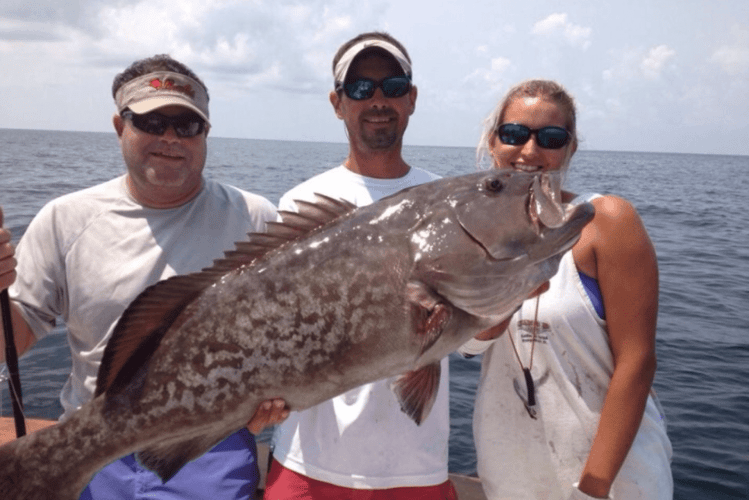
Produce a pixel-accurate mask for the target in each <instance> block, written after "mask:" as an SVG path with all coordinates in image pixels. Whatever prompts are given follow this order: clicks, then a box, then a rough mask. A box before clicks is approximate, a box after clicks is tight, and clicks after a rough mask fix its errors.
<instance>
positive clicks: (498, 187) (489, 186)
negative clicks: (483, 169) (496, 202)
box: [485, 177, 504, 193]
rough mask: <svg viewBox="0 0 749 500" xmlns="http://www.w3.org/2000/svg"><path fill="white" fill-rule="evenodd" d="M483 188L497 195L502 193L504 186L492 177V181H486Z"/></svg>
mask: <svg viewBox="0 0 749 500" xmlns="http://www.w3.org/2000/svg"><path fill="white" fill-rule="evenodd" d="M485 187H486V190H487V191H489V192H490V193H499V192H500V191H502V188H503V187H504V184H502V181H501V180H499V179H497V178H496V177H494V178H492V179H486V183H485Z"/></svg>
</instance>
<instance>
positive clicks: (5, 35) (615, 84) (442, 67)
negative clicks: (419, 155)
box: [0, 0, 749, 155]
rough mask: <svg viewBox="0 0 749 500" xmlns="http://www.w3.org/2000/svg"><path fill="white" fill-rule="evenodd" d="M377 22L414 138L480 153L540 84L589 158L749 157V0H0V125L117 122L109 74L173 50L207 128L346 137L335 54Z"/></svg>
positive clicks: (256, 134) (103, 126)
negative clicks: (402, 62)
mask: <svg viewBox="0 0 749 500" xmlns="http://www.w3.org/2000/svg"><path fill="white" fill-rule="evenodd" d="M372 30H384V31H387V32H389V33H390V34H392V35H393V36H395V37H396V38H397V39H398V40H400V41H401V42H402V43H403V44H404V45H405V46H406V48H407V50H408V52H409V54H410V56H411V59H412V61H413V69H414V83H415V85H416V86H417V87H418V99H417V103H416V111H415V113H414V114H413V116H412V117H411V120H410V122H409V127H408V130H407V132H406V136H405V139H404V143H405V144H410V145H424V146H466V147H474V146H475V145H476V143H477V141H478V138H479V135H480V133H481V128H482V122H483V120H484V118H485V117H486V116H487V115H488V114H489V113H490V112H491V110H492V108H493V107H494V106H495V105H496V103H497V102H499V100H500V99H501V98H502V96H503V94H504V93H505V92H506V91H507V89H508V88H510V87H511V86H512V85H514V84H516V83H518V82H520V81H522V80H525V79H528V78H547V79H554V80H557V81H559V82H560V83H561V84H563V85H564V86H565V87H566V88H567V89H568V90H569V91H570V93H571V94H572V95H573V96H574V97H575V100H576V103H577V107H578V136H579V138H580V149H581V150H586V149H587V150H599V151H600V150H602V151H644V152H664V153H704V154H728V155H749V1H747V0H712V1H708V0H700V1H697V0H647V1H645V0H631V1H622V0H618V1H616V2H613V1H608V0H605V1H589V0H586V1H582V0H565V1H553V0H540V1H531V0H525V1H517V0H515V1H511V0H491V1H485V0H433V1H430V2H426V1H423V0H422V1H416V0H399V1H396V0H304V1H302V0H298V1H292V0H242V1H240V0H234V1H232V0H181V1H179V2H166V1H161V0H66V1H65V2H59V0H41V1H38V0H37V1H35V0H3V1H2V3H1V4H0V128H22V129H45V130H75V131H94V132H107V131H112V130H113V129H112V115H113V113H114V111H115V109H114V104H113V100H112V96H111V83H112V79H113V78H114V76H115V75H116V74H117V73H118V72H120V71H122V70H123V69H124V68H126V67H127V66H128V65H129V64H130V63H131V62H133V61H134V60H136V59H140V58H143V57H148V56H151V55H153V54H161V53H168V54H170V55H171V56H172V57H174V58H176V59H178V60H180V61H182V62H184V63H185V64H187V65H188V66H190V67H191V68H192V69H193V70H194V71H195V72H196V73H197V74H198V75H199V76H200V77H201V78H202V79H203V81H204V82H205V83H206V85H207V86H208V89H209V93H210V96H211V101H210V106H211V124H212V129H211V135H213V136H216V137H236V138H250V139H276V140H295V141H322V142H346V136H345V131H344V128H343V124H342V122H341V121H340V120H338V119H337V118H336V117H335V114H334V113H333V109H332V107H331V105H330V102H329V100H328V93H329V92H330V90H331V89H332V85H333V83H332V76H331V62H332V59H333V55H334V54H335V52H336V50H337V49H338V47H339V46H340V45H341V44H342V43H344V42H345V41H347V40H348V39H350V38H352V37H353V36H355V35H357V34H359V33H362V32H365V31H372Z"/></svg>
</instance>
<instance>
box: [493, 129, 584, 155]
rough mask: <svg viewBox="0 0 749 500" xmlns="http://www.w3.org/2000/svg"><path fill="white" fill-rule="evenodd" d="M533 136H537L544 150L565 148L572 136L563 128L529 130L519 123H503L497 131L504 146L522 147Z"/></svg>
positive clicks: (537, 140)
mask: <svg viewBox="0 0 749 500" xmlns="http://www.w3.org/2000/svg"><path fill="white" fill-rule="evenodd" d="M531 134H536V142H537V143H538V145H539V146H541V147H542V148H544V149H559V148H563V147H564V146H565V144H567V143H568V142H569V140H570V136H571V134H570V133H569V132H567V130H565V129H563V128H562V127H541V128H536V129H532V128H528V127H526V126H525V125H521V124H519V123H503V124H502V125H500V126H499V128H498V129H497V135H498V136H499V140H500V141H502V144H509V145H511V146H520V145H523V144H525V143H526V142H528V140H529V139H530V138H531Z"/></svg>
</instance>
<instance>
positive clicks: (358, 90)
mask: <svg viewBox="0 0 749 500" xmlns="http://www.w3.org/2000/svg"><path fill="white" fill-rule="evenodd" d="M378 88H380V89H382V94H383V95H384V96H385V97H390V98H393V97H402V96H404V95H406V94H408V91H409V90H411V78H410V77H409V76H407V75H401V76H391V77H388V78H383V79H382V80H380V81H378V82H376V81H374V80H372V79H370V78H358V79H356V80H354V81H353V82H350V83H344V84H341V83H339V84H337V85H336V90H337V91H340V90H343V91H344V92H345V94H346V95H347V96H348V97H349V99H353V100H355V101H363V100H365V99H370V98H371V97H372V96H373V95H374V94H375V90H377V89H378Z"/></svg>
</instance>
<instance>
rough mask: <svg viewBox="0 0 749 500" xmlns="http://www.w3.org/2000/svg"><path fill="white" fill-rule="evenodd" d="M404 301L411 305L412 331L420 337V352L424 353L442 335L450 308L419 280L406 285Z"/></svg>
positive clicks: (450, 311)
mask: <svg viewBox="0 0 749 500" xmlns="http://www.w3.org/2000/svg"><path fill="white" fill-rule="evenodd" d="M406 303H407V304H409V305H410V307H411V325H412V328H413V332H414V333H415V334H416V336H417V338H419V339H421V352H420V354H424V353H425V352H426V351H427V350H428V349H429V348H430V347H432V345H434V343H435V342H437V339H439V338H440V335H442V330H444V328H445V324H447V322H448V321H449V320H450V317H451V316H452V309H451V308H450V307H449V306H447V305H446V304H445V303H444V302H443V301H442V298H441V297H440V296H439V295H437V294H436V293H434V292H433V291H432V290H430V289H429V288H428V287H427V286H426V285H425V284H424V283H421V282H413V281H412V282H409V283H408V284H407V285H406Z"/></svg>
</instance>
